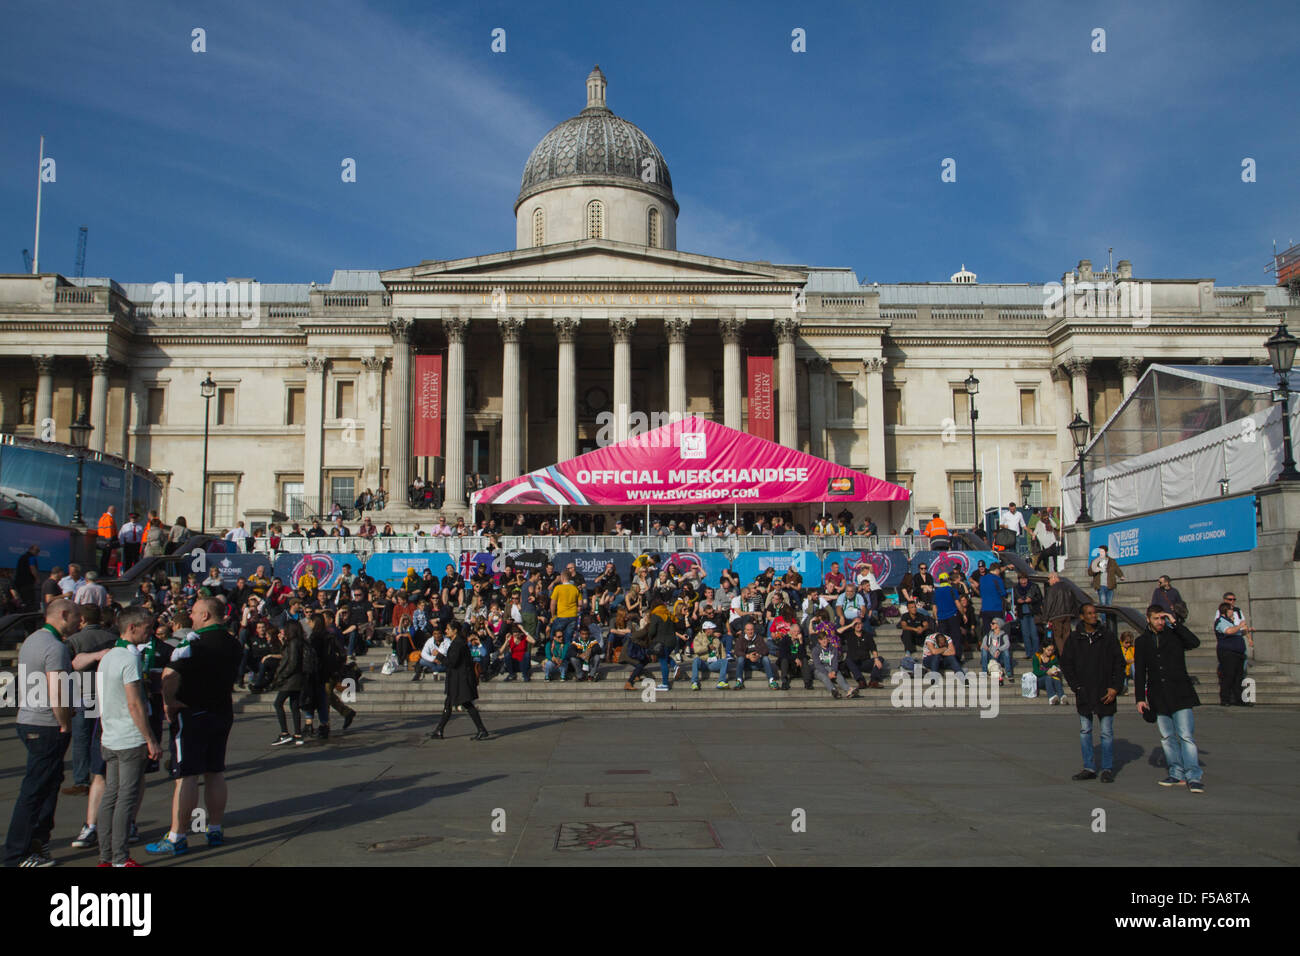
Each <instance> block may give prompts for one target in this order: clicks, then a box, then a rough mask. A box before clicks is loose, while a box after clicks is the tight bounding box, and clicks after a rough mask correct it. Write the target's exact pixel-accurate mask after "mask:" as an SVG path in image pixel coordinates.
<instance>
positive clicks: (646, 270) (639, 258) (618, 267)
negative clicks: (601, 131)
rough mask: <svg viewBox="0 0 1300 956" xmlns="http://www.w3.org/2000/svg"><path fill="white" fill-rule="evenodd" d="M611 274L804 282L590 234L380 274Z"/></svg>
mask: <svg viewBox="0 0 1300 956" xmlns="http://www.w3.org/2000/svg"><path fill="white" fill-rule="evenodd" d="M488 277H490V278H493V279H501V280H508V279H511V278H518V279H521V280H532V281H536V280H538V279H542V280H551V281H562V280H564V279H576V280H580V281H590V280H593V279H612V280H616V281H624V282H626V281H631V282H700V281H713V282H737V281H739V282H747V283H753V282H757V283H773V284H778V285H785V284H788V283H795V284H798V285H802V284H803V283H804V281H805V275H804V273H802V272H799V271H796V270H793V269H789V268H783V267H780V266H773V265H771V264H770V263H766V262H740V261H737V260H734V259H719V258H715V257H713V256H702V255H698V254H695V253H689V252H677V251H675V250H668V249H651V248H648V247H646V246H639V245H632V244H630V243H621V242H611V241H608V240H596V239H588V240H584V241H581V242H568V243H559V244H556V245H550V246H539V247H536V248H530V249H519V250H515V251H511V252H503V253H497V254H494V255H488V256H476V257H473V258H468V259H451V260H446V261H435V262H422V263H420V264H419V265H418V266H413V267H411V268H407V269H394V270H391V271H387V272H382V273H380V278H382V279H383V281H384V282H385V284H390V285H392V284H402V283H407V282H429V281H432V282H437V281H439V280H448V281H452V282H454V281H455V280H458V279H460V280H470V281H472V280H474V279H477V278H488Z"/></svg>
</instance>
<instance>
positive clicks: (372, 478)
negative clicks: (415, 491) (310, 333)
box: [361, 355, 406, 502]
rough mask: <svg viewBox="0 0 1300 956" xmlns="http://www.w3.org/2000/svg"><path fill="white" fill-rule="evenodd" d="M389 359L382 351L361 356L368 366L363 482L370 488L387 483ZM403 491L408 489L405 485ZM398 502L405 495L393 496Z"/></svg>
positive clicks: (364, 364)
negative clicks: (386, 377) (385, 435)
mask: <svg viewBox="0 0 1300 956" xmlns="http://www.w3.org/2000/svg"><path fill="white" fill-rule="evenodd" d="M386 361H387V360H386V359H385V358H384V357H383V356H380V355H366V356H363V357H362V359H361V367H362V368H364V369H365V370H366V401H365V444H364V445H363V446H362V469H363V471H362V474H363V478H362V483H363V484H365V486H366V487H368V488H382V487H383V485H384V481H383V474H382V471H381V468H382V466H381V464H380V463H381V462H382V461H383V458H382V451H383V439H382V437H381V436H382V435H383V421H384V365H385V363H386ZM401 494H402V495H405V494H406V489H402V491H401ZM391 500H393V501H396V502H401V501H404V500H405V499H404V498H401V497H395V498H393V499H391Z"/></svg>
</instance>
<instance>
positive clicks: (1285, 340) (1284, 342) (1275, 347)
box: [1264, 322, 1300, 481]
mask: <svg viewBox="0 0 1300 956" xmlns="http://www.w3.org/2000/svg"><path fill="white" fill-rule="evenodd" d="M1297 344H1300V339H1297V338H1296V337H1295V336H1294V335H1292V334H1291V333H1290V332H1288V331H1287V330H1286V323H1285V322H1283V323H1282V324H1281V325H1279V326H1278V327H1277V331H1276V332H1274V333H1273V335H1272V337H1271V338H1270V339H1269V340H1268V341H1267V342H1265V343H1264V347H1265V348H1267V349H1268V360H1269V362H1270V363H1271V364H1272V366H1273V374H1274V375H1276V376H1277V388H1276V389H1274V390H1273V395H1272V398H1273V401H1275V402H1281V403H1282V449H1283V458H1282V471H1281V472H1280V473H1279V474H1278V476H1277V480H1278V481H1300V471H1296V468H1295V456H1294V455H1293V454H1292V453H1291V383H1290V377H1291V363H1292V362H1294V361H1295V349H1296V345H1297Z"/></svg>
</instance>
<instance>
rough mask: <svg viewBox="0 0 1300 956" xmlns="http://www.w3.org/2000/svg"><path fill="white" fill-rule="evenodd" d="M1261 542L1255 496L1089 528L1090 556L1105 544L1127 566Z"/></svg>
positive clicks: (1221, 551)
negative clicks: (1256, 516)
mask: <svg viewBox="0 0 1300 956" xmlns="http://www.w3.org/2000/svg"><path fill="white" fill-rule="evenodd" d="M1256 542H1257V537H1256V533H1255V496H1254V495H1243V496H1242V497H1240V498H1225V499H1223V500H1222V501H1210V502H1206V503H1205V504H1200V505H1192V506H1190V507H1187V508H1178V509H1176V510H1173V511H1161V512H1158V513H1157V514H1151V515H1146V516H1145V517H1141V518H1130V519H1128V520H1126V521H1112V522H1108V523H1107V524H1099V525H1096V526H1095V527H1093V528H1090V529H1089V531H1088V552H1089V556H1090V557H1092V556H1095V555H1096V554H1097V549H1098V548H1099V547H1100V546H1101V545H1103V544H1104V545H1106V546H1107V550H1108V551H1109V552H1110V556H1111V557H1112V558H1114V559H1115V560H1116V561H1117V562H1118V563H1119V564H1121V565H1124V564H1144V563H1147V562H1149V561H1172V560H1173V559H1175V558H1197V557H1204V556H1206V555H1211V554H1229V553H1231V552H1234V551H1253V550H1254V548H1255V544H1256Z"/></svg>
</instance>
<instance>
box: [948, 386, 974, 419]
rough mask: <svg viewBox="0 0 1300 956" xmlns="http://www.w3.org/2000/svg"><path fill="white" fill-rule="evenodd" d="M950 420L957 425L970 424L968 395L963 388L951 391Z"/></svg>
mask: <svg viewBox="0 0 1300 956" xmlns="http://www.w3.org/2000/svg"><path fill="white" fill-rule="evenodd" d="M952 420H953V421H954V422H956V423H957V424H958V425H969V424H970V395H969V393H967V391H966V389H965V388H954V389H953V390H952Z"/></svg>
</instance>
